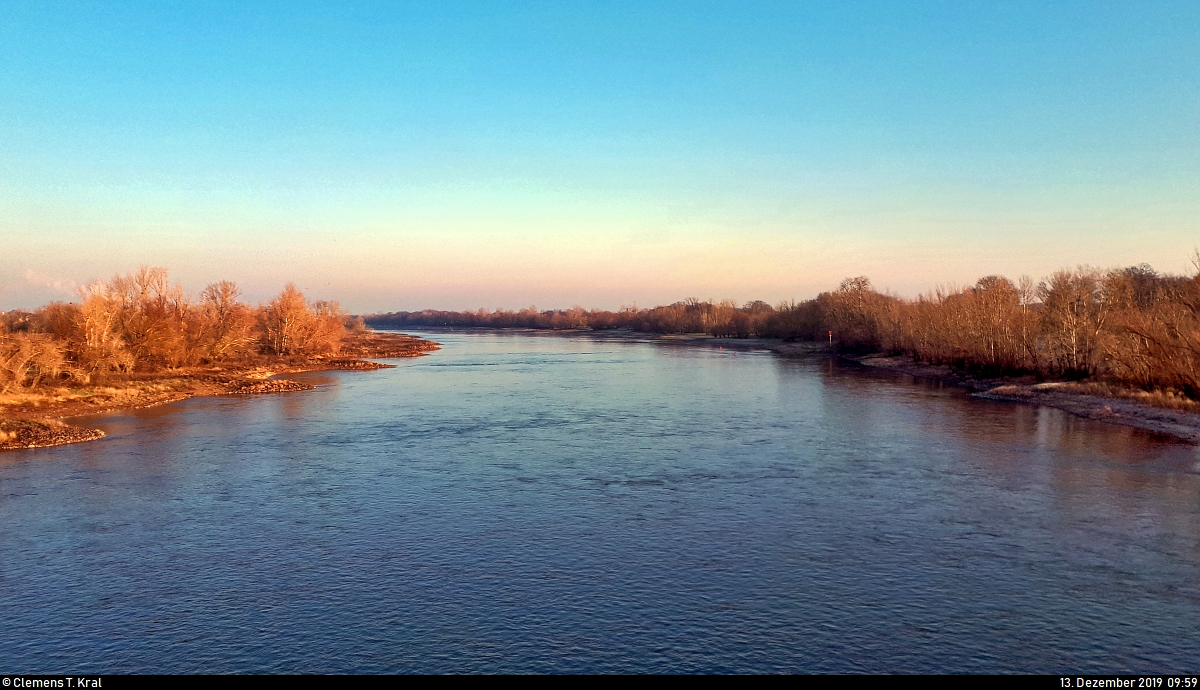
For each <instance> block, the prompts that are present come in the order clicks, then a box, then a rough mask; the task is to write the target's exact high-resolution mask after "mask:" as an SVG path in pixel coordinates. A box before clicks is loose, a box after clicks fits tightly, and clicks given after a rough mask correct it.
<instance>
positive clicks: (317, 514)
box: [0, 334, 1200, 673]
mask: <svg viewBox="0 0 1200 690" xmlns="http://www.w3.org/2000/svg"><path fill="white" fill-rule="evenodd" d="M436 339H437V340H439V341H441V342H443V344H444V347H443V349H442V350H441V351H439V352H437V353H435V354H434V355H432V356H429V357H423V358H420V359H417V360H404V361H399V362H398V364H399V366H398V368H396V369H389V370H382V371H376V372H326V373H313V374H306V375H304V377H305V378H306V380H307V381H309V382H311V383H314V384H315V385H317V389H316V390H314V391H308V392H303V393H292V394H283V395H266V396H257V397H247V398H240V397H226V398H211V399H198V400H190V401H186V402H184V403H180V404H175V405H168V406H165V407H160V408H152V409H148V410H140V411H136V412H133V413H125V414H115V415H108V416H103V417H99V418H96V419H95V420H93V423H94V424H96V425H99V426H102V427H103V428H104V429H105V430H106V431H107V432H108V433H109V438H107V439H105V440H104V441H101V442H96V443H89V444H80V445H74V446H65V447H61V448H53V449H41V450H35V451H23V452H17V453H7V454H3V455H0V525H2V528H0V600H2V601H4V603H5V607H4V608H5V615H6V621H5V625H4V626H0V649H3V650H4V658H5V660H6V661H7V662H8V665H9V667H10V668H12V669H17V670H20V671H22V672H24V671H28V672H35V671H47V672H49V671H58V670H62V669H67V668H69V669H72V670H77V671H80V672H83V671H109V672H115V671H143V672H146V671H168V672H187V671H263V672H272V671H276V672H278V671H295V672H305V671H326V672H336V671H364V672H378V671H563V672H569V671H600V672H603V671H658V672H689V671H801V672H803V671H809V672H836V671H842V672H859V671H881V672H886V671H892V672H915V671H947V672H953V671H960V672H980V671H1026V672H1045V673H1059V672H1063V671H1067V672H1083V671H1180V670H1189V669H1190V670H1194V659H1195V658H1196V653H1197V652H1198V651H1200V648H1198V647H1200V642H1198V641H1200V627H1198V626H1200V585H1198V583H1200V510H1198V509H1200V472H1198V470H1197V463H1198V462H1200V456H1198V455H1197V450H1196V448H1195V447H1193V446H1190V445H1186V444H1181V443H1176V442H1173V441H1171V440H1169V439H1165V438H1162V437H1158V436H1155V435H1153V434H1149V433H1145V432H1141V431H1137V430H1133V429H1128V428H1125V427H1117V426H1106V425H1102V424H1098V423H1095V422H1090V421H1088V420H1083V419H1079V418H1076V417H1072V416H1070V415H1066V414H1063V413H1061V412H1059V411H1056V410H1050V409H1041V408H1035V407H1028V406H1021V405H1012V404H1007V403H998V402H993V401H984V400H978V399H973V398H970V397H969V396H967V395H965V394H964V393H963V392H961V391H959V390H957V389H952V388H946V387H942V386H939V385H938V384H936V383H930V382H922V381H914V380H912V379H910V378H908V377H905V376H901V375H896V374H890V373H887V372H878V371H872V370H867V369H863V368H860V367H846V366H841V365H839V364H837V363H836V362H831V361H828V360H824V359H820V360H782V359H779V358H776V357H773V356H771V355H768V354H764V353H750V352H740V353H733V352H729V351H720V350H708V349H703V348H695V347H687V346H678V345H662V344H657V343H623V342H606V341H592V340H586V339H571V338H559V337H545V336H505V335H495V334H477V335H476V334H472V335H463V334H438V335H437V337H436Z"/></svg>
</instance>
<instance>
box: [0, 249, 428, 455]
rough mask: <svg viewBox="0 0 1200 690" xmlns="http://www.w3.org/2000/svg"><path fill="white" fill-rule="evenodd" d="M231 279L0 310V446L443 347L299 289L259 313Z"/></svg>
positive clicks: (96, 288) (51, 439) (128, 283)
mask: <svg viewBox="0 0 1200 690" xmlns="http://www.w3.org/2000/svg"><path fill="white" fill-rule="evenodd" d="M239 297H240V291H239V290H238V288H237V286H236V285H235V284H233V283H231V282H228V281H223V282H218V283H213V284H211V285H209V286H208V287H206V288H205V289H204V290H203V291H202V292H201V293H200V297H199V299H198V300H193V299H191V297H190V296H189V295H187V294H186V293H184V291H183V289H182V288H181V287H180V286H179V285H178V284H171V283H170V282H169V280H168V277H167V271H166V270H165V269H161V268H142V269H140V270H139V271H137V272H136V273H133V274H130V275H119V276H116V277H114V278H113V279H111V280H109V281H105V282H96V283H93V284H92V285H89V286H87V287H85V288H84V289H83V290H81V291H80V301H79V302H75V303H64V302H57V303H54V304H50V305H47V306H45V307H42V308H40V309H37V310H35V311H32V312H27V311H10V312H6V313H0V448H4V447H34V446H38V445H55V444H57V443H67V442H73V441H78V440H88V439H89V438H96V436H95V434H96V433H99V432H94V431H92V430H83V431H81V430H79V429H75V428H74V427H68V426H64V425H62V424H59V423H54V422H52V421H50V420H52V418H55V417H67V416H74V415H79V414H87V413H91V412H99V411H103V410H110V409H125V408H134V407H146V406H149V405H156V404H162V403H165V402H171V401H174V400H180V399H183V398H186V397H190V396H193V395H217V394H229V393H236V394H245V393H272V392H283V391H289V390H298V389H301V388H306V387H309V386H306V385H303V384H299V383H297V382H294V381H286V380H279V379H273V380H270V381H266V380H265V379H267V378H269V377H271V376H273V375H275V374H279V373H289V372H292V373H294V372H299V371H310V370H316V369H354V370H361V369H372V368H379V367H381V366H385V365H380V364H377V363H374V362H366V361H363V360H362V359H361V358H363V357H411V356H416V355H420V354H422V353H424V352H427V351H429V350H433V349H437V345H436V344H435V343H431V342H429V341H426V340H422V339H420V338H413V337H409V336H404V335H400V334H380V333H374V332H372V331H370V330H369V329H368V328H367V327H366V326H365V325H364V324H363V322H362V320H361V319H358V318H354V317H351V316H349V315H348V314H347V313H346V312H345V311H344V310H342V309H341V307H340V306H339V305H338V304H337V302H327V301H309V300H307V299H306V298H305V296H304V295H303V294H302V293H301V292H300V291H299V290H297V289H296V287H295V286H294V285H290V284H289V285H288V286H286V287H285V288H284V289H283V291H282V292H280V293H279V295H278V296H277V297H275V299H272V300H270V301H269V302H267V303H266V304H260V305H257V306H252V305H249V304H246V303H244V302H242V301H240V300H239Z"/></svg>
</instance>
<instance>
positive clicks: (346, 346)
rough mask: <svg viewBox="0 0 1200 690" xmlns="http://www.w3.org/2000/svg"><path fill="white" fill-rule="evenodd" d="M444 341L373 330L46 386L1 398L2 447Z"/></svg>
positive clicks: (75, 435)
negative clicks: (263, 353) (308, 353)
mask: <svg viewBox="0 0 1200 690" xmlns="http://www.w3.org/2000/svg"><path fill="white" fill-rule="evenodd" d="M436 349H438V344H437V343H435V342H433V341H430V340H425V339H423V338H416V337H413V336H409V335H404V334H401V333H379V332H373V331H368V332H365V333H356V334H351V335H350V336H348V337H347V338H346V340H345V342H344V343H343V346H342V350H341V352H339V353H338V354H337V355H336V356H321V357H311V358H291V359H280V360H275V361H271V362H269V363H257V364H252V365H243V366H225V367H196V368H191V369H178V370H173V371H171V372H169V373H164V374H159V375H143V376H137V377H127V378H125V379H123V380H120V381H109V382H106V385H102V386H80V387H70V388H68V387H62V388H41V389H38V390H36V391H34V392H21V393H17V394H11V395H5V396H0V450H8V449H18V448H42V447H46V446H58V445H64V444H67V443H79V442H81V441H94V440H96V439H100V438H104V432H103V431H101V430H99V429H89V428H85V427H78V426H73V425H71V424H69V423H67V422H66V421H64V420H68V419H70V418H72V417H79V416H84V415H91V414H97V413H100V412H110V411H115V410H133V409H140V408H145V407H154V406H157V405H165V404H168V403H172V402H178V401H180V400H186V399H187V398H192V397H205V396H214V395H256V394H265V393H284V392H289V391H300V390H308V389H311V388H312V386H310V385H308V384H305V383H300V382H299V381H292V380H289V379H283V378H275V377H277V376H280V375H285V374H298V373H301V372H306V371H330V370H345V371H370V370H373V369H383V368H390V367H392V366H393V365H390V364H381V363H379V362H370V361H366V359H364V358H373V359H389V358H399V357H418V356H420V355H423V354H425V353H427V352H430V351H433V350H436Z"/></svg>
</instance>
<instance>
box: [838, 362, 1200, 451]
mask: <svg viewBox="0 0 1200 690" xmlns="http://www.w3.org/2000/svg"><path fill="white" fill-rule="evenodd" d="M843 359H846V360H849V361H853V362H857V363H859V364H861V365H863V366H868V367H874V368H878V369H886V370H888V371H896V372H900V373H903V374H909V375H910V376H920V377H922V378H927V379H934V380H938V381H942V382H943V383H946V384H949V385H953V386H960V387H962V388H967V389H969V390H971V391H972V392H973V395H975V396H976V397H978V398H984V399H987V400H1004V401H1009V402H1020V403H1027V404H1033V405H1042V406H1045V407H1053V408H1055V409H1058V410H1063V411H1064V412H1070V413H1071V414H1073V415H1076V416H1079V417H1084V418H1086V419H1092V420H1095V421H1098V422H1107V423H1109V424H1120V425H1122V426H1128V427H1133V428H1135V429H1143V430H1145V431H1153V432H1155V433H1159V434H1166V435H1168V436H1173V437H1175V438H1178V439H1181V440H1184V441H1187V442H1189V443H1194V444H1200V409H1198V408H1200V405H1197V404H1196V403H1195V402H1194V401H1190V400H1187V399H1184V398H1181V397H1174V396H1170V395H1165V394H1154V393H1147V392H1146V391H1142V390H1135V389H1125V388H1119V387H1116V386H1111V385H1107V384H1100V383H1082V382H1072V381H1054V382H1045V383H1037V382H1036V381H1035V380H1033V379H1032V378H1030V379H1027V380H1008V379H976V378H971V377H966V376H962V375H960V374H957V373H956V372H954V371H953V370H952V369H951V368H950V367H949V366H947V365H934V364H920V363H915V362H913V361H912V360H911V359H908V358H906V357H886V356H881V355H865V356H843Z"/></svg>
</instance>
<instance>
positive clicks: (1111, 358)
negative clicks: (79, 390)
mask: <svg viewBox="0 0 1200 690" xmlns="http://www.w3.org/2000/svg"><path fill="white" fill-rule="evenodd" d="M1196 264H1197V271H1198V273H1197V275H1193V276H1190V277H1185V276H1173V275H1164V274H1159V273H1157V272H1156V271H1154V270H1153V269H1152V268H1150V267H1149V266H1146V265H1144V264H1143V265H1140V266H1133V267H1129V268H1124V269H1116V270H1099V269H1093V268H1078V269H1074V270H1061V271H1058V272H1056V273H1054V274H1053V275H1051V276H1049V277H1047V278H1044V279H1042V280H1040V281H1036V282H1035V281H1033V280H1032V279H1030V278H1028V277H1024V278H1021V279H1020V280H1018V281H1017V282H1015V283H1014V282H1013V281H1011V280H1009V279H1008V278H1004V277H1001V276H988V277H985V278H981V279H979V280H978V281H977V282H976V283H975V284H974V285H972V286H969V287H942V288H938V289H935V290H931V291H930V292H928V293H926V294H924V295H921V296H919V297H917V298H916V299H904V298H901V297H898V296H896V295H892V294H887V293H881V292H879V291H877V290H875V289H874V288H873V287H872V285H871V281H870V280H869V279H868V278H866V277H857V278H847V279H846V280H844V281H842V283H841V285H840V286H839V287H838V289H836V290H833V291H830V292H824V293H821V294H820V295H818V296H817V297H816V298H815V299H812V300H808V301H804V302H785V303H781V304H778V305H775V306H771V305H769V304H767V303H765V302H761V301H758V302H749V303H747V304H744V305H742V306H740V307H739V306H737V305H736V304H735V303H733V302H732V301H729V300H726V301H721V302H714V301H701V300H697V299H688V300H685V301H682V302H677V303H675V304H671V305H667V306H658V307H654V308H651V309H638V308H636V307H626V308H623V309H620V310H619V311H605V310H599V309H592V310H585V309H583V308H582V307H578V306H576V307H572V308H571V309H566V310H549V311H538V310H537V309H536V308H534V307H529V308H526V309H521V310H519V311H506V310H497V311H488V310H486V309H480V310H478V311H461V312H454V311H435V310H425V311H419V312H394V313H389V314H377V315H373V316H368V317H366V322H367V323H368V324H371V325H377V326H385V327H404V328H412V327H419V326H425V327H430V326H433V327H454V328H472V327H483V328H536V329H594V330H605V329H629V330H633V331H641V332H646V333H663V334H668V333H708V334H711V335H713V336H720V337H733V338H748V337H755V336H756V337H764V338H781V339H784V340H825V339H826V338H827V337H828V338H831V339H832V341H833V342H834V343H835V345H836V346H837V347H838V348H840V349H843V350H854V351H860V352H867V351H878V352H887V353H890V354H904V355H908V356H911V357H913V358H914V359H915V360H917V361H923V362H930V363H935V364H950V365H953V366H955V367H957V368H960V369H963V370H967V371H970V372H973V373H976V374H981V375H1022V374H1029V375H1035V376H1037V377H1039V378H1054V379H1082V378H1087V377H1092V378H1095V379H1099V380H1106V381H1112V382H1114V383H1118V384H1122V385H1130V386H1136V387H1140V388H1144V389H1146V390H1155V389H1160V390H1174V391H1179V392H1181V393H1183V394H1184V395H1186V396H1188V397H1190V398H1192V399H1194V400H1200V255H1198V256H1197V260H1196Z"/></svg>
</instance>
